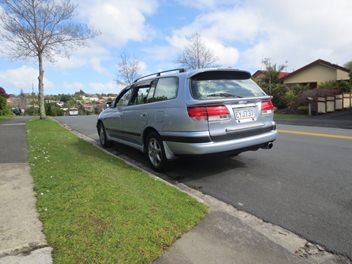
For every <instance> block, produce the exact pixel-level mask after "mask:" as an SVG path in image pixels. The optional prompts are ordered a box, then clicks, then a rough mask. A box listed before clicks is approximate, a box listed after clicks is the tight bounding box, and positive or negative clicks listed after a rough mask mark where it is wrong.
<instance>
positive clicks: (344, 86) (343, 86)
mask: <svg viewBox="0 0 352 264" xmlns="http://www.w3.org/2000/svg"><path fill="white" fill-rule="evenodd" d="M319 88H322V89H335V90H336V91H337V93H344V92H349V91H350V90H351V88H352V83H351V82H349V81H327V82H323V83H321V84H319Z"/></svg>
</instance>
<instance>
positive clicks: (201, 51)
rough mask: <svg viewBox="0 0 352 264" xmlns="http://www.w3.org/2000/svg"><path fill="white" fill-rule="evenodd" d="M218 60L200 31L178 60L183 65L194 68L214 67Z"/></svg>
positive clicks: (192, 38)
mask: <svg viewBox="0 0 352 264" xmlns="http://www.w3.org/2000/svg"><path fill="white" fill-rule="evenodd" d="M216 61H217V58H216V57H215V55H214V54H213V52H212V51H211V50H209V49H208V48H207V46H206V45H205V43H204V42H203V40H202V38H201V36H200V35H199V33H196V34H194V35H193V36H192V37H191V39H190V43H189V45H188V46H186V47H185V49H184V50H183V52H182V54H181V56H180V57H179V59H178V60H177V62H178V63H180V64H181V65H182V66H183V67H186V68H188V69H192V70H195V69H202V68H209V67H212V66H214V64H215V62H216Z"/></svg>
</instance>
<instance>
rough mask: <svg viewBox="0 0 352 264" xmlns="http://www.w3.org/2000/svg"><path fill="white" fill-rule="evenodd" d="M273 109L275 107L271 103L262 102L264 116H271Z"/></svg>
mask: <svg viewBox="0 0 352 264" xmlns="http://www.w3.org/2000/svg"><path fill="white" fill-rule="evenodd" d="M273 109H274V105H273V103H272V102H271V101H266V102H262V114H264V115H265V114H271V113H272V112H273Z"/></svg>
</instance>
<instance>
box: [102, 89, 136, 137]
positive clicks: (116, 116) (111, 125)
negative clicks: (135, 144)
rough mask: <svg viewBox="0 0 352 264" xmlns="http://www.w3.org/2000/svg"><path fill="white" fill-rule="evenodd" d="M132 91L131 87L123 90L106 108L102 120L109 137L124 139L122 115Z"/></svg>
mask: <svg viewBox="0 0 352 264" xmlns="http://www.w3.org/2000/svg"><path fill="white" fill-rule="evenodd" d="M132 91H133V90H132V89H131V88H129V89H126V90H125V91H123V92H122V93H121V94H120V95H119V97H118V98H117V99H116V101H115V103H114V105H113V106H112V107H111V108H109V109H107V110H108V111H107V114H106V118H105V120H104V125H105V129H106V131H107V133H108V135H109V136H110V137H113V138H117V139H125V135H124V129H123V124H122V116H123V111H124V108H125V106H127V105H128V103H129V101H130V99H131V95H132Z"/></svg>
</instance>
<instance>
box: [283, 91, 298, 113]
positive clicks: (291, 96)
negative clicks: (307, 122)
mask: <svg viewBox="0 0 352 264" xmlns="http://www.w3.org/2000/svg"><path fill="white" fill-rule="evenodd" d="M297 98H298V95H297V94H296V93H295V91H294V90H293V89H291V90H288V91H287V92H286V93H285V101H286V105H287V107H288V108H289V110H292V109H294V108H295V106H296V104H297Z"/></svg>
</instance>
